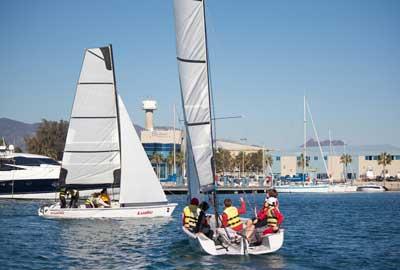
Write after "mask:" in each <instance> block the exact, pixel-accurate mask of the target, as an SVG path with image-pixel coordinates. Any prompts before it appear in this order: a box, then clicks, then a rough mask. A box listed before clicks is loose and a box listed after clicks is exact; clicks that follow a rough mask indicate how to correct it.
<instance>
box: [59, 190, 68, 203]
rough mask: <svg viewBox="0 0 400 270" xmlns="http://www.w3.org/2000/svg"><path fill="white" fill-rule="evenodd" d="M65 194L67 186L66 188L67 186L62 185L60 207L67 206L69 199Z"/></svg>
mask: <svg viewBox="0 0 400 270" xmlns="http://www.w3.org/2000/svg"><path fill="white" fill-rule="evenodd" d="M65 196H66V188H65V187H62V188H60V195H59V198H60V208H65V207H67V200H66V199H65Z"/></svg>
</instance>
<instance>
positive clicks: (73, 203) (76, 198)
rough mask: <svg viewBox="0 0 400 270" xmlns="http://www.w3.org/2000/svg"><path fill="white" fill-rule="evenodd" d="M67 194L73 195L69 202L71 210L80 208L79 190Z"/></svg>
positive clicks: (69, 191)
mask: <svg viewBox="0 0 400 270" xmlns="http://www.w3.org/2000/svg"><path fill="white" fill-rule="evenodd" d="M67 194H68V195H71V200H70V201H69V208H78V201H79V191H78V190H77V189H68V190H67Z"/></svg>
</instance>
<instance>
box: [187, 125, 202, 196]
mask: <svg viewBox="0 0 400 270" xmlns="http://www.w3.org/2000/svg"><path fill="white" fill-rule="evenodd" d="M186 134H187V131H186ZM186 176H187V179H188V180H189V181H188V198H189V199H191V198H193V197H196V198H200V182H199V177H198V175H197V172H196V166H195V162H194V157H193V152H192V145H191V143H190V138H189V137H188V136H186Z"/></svg>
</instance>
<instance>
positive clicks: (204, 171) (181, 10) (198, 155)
mask: <svg viewBox="0 0 400 270" xmlns="http://www.w3.org/2000/svg"><path fill="white" fill-rule="evenodd" d="M174 13H175V29H176V46H177V60H178V69H179V80H180V86H181V97H182V105H183V112H184V120H185V127H186V139H187V156H186V164H187V165H186V168H187V178H188V187H189V199H190V198H193V197H197V198H201V197H205V196H211V195H212V196H213V200H212V201H213V206H214V212H215V215H214V217H213V218H212V219H211V220H213V222H211V224H210V226H211V229H213V230H214V232H215V238H213V239H209V238H207V237H206V236H205V235H204V234H202V233H197V234H193V233H192V232H190V231H189V230H187V229H186V228H185V227H182V230H183V231H184V233H185V234H186V235H187V236H188V238H189V241H191V242H192V243H193V244H194V245H195V246H197V247H199V248H200V249H201V250H202V251H204V252H206V253H208V254H211V255H226V254H227V255H245V254H265V253H270V252H274V251H276V250H278V249H279V248H280V247H281V246H282V244H283V234H284V231H283V230H281V231H280V232H279V233H276V234H273V235H269V236H266V237H264V238H263V241H262V244H261V245H259V246H250V245H249V243H248V242H247V240H246V239H245V238H241V239H240V241H236V242H234V241H231V239H230V236H228V235H227V233H226V230H225V229H224V228H218V227H219V226H218V225H219V224H218V223H219V222H218V219H217V218H216V217H217V216H218V211H217V195H216V191H217V185H216V184H215V181H214V179H215V170H214V146H213V142H214V140H213V125H212V117H211V114H212V112H211V98H212V97H211V94H210V92H211V89H210V83H209V67H208V56H207V41H206V22H205V6H204V1H195V0H175V1H174ZM221 239H223V240H222V241H221Z"/></svg>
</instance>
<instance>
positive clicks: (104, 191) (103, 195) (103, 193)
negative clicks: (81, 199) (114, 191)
mask: <svg viewBox="0 0 400 270" xmlns="http://www.w3.org/2000/svg"><path fill="white" fill-rule="evenodd" d="M100 198H101V199H102V200H103V202H105V203H106V204H108V205H111V200H110V196H108V193H107V188H103V189H102V190H101V192H100Z"/></svg>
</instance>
